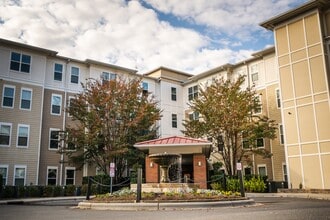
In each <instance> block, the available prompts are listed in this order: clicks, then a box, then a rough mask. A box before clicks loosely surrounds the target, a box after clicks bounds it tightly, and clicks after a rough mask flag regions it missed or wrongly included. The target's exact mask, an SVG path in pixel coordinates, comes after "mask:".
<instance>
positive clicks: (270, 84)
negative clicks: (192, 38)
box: [0, 0, 330, 189]
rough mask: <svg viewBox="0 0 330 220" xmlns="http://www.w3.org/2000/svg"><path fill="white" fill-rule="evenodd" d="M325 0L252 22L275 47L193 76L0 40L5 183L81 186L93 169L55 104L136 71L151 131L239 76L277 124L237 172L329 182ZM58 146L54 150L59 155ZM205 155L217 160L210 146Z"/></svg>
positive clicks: (177, 124)
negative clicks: (201, 94) (203, 89)
mask: <svg viewBox="0 0 330 220" xmlns="http://www.w3.org/2000/svg"><path fill="white" fill-rule="evenodd" d="M329 6H330V2H329V1H326V0H312V1H309V2H308V3H306V4H304V5H302V6H299V7H297V8H296V9H293V10H291V11H288V12H286V13H283V14H281V15H279V16H276V17H274V18H271V19H270V20H268V21H265V22H263V23H262V24H261V25H262V26H263V27H265V28H267V29H270V30H272V31H274V37H275V47H272V48H268V49H265V50H262V51H260V52H257V53H255V54H252V58H250V59H247V60H244V61H241V62H239V63H236V64H225V65H222V66H219V67H216V68H214V69H211V70H208V71H205V72H203V73H200V74H197V75H191V74H189V73H185V72H181V71H177V70H173V69H170V68H167V67H159V68H157V69H155V70H152V71H150V72H147V73H145V74H143V75H140V74H137V71H136V70H132V69H128V68H124V67H119V66H115V65H111V64H107V63H102V62H98V61H94V60H84V61H82V60H75V59H72V58H68V57H61V56H58V55H57V52H56V51H52V50H47V49H44V48H38V47H34V46H30V45H25V44H21V43H17V42H12V41H8V40H5V39H0V97H1V104H0V173H1V174H2V175H3V179H4V183H5V184H7V185H28V184H41V185H47V184H58V185H65V184H78V185H79V184H81V180H82V177H83V176H87V175H94V174H95V173H96V172H97V168H96V167H88V166H85V167H84V168H83V169H82V170H79V169H77V168H76V167H74V166H73V165H70V164H69V163H68V160H67V158H66V156H65V154H64V153H61V152H62V151H65V150H74V148H73V149H72V148H71V147H72V146H63V144H62V141H61V139H60V138H58V136H60V137H61V135H60V134H61V133H60V131H62V130H63V129H64V128H65V126H66V125H67V124H72V123H73V122H72V120H71V118H70V115H68V114H65V112H64V109H65V108H66V107H67V106H68V105H69V103H70V99H71V98H72V97H73V96H74V94H76V93H78V92H80V91H81V89H82V88H81V85H80V83H81V82H85V80H86V79H87V78H103V79H115V78H116V77H117V76H124V77H143V83H142V87H143V89H144V90H145V91H148V92H151V93H152V94H153V95H154V96H155V98H156V100H158V102H159V107H160V109H162V115H163V117H162V119H161V120H160V121H159V122H158V123H159V124H158V125H159V131H158V134H159V136H160V137H170V136H174V135H177V136H180V135H182V132H181V131H182V130H183V129H184V127H183V126H182V120H184V119H195V118H196V117H197V115H196V113H194V112H191V110H189V106H188V104H187V103H188V102H189V101H190V100H191V99H193V98H195V97H197V96H198V87H200V86H207V85H209V83H211V81H212V80H213V79H214V78H217V77H223V78H224V79H235V78H236V77H238V76H239V75H244V76H246V81H245V85H244V86H243V87H245V88H247V87H250V86H252V85H253V86H255V88H256V90H257V93H258V94H259V98H260V101H261V103H262V108H261V109H260V111H259V112H258V113H257V114H260V115H266V116H268V117H269V118H271V119H273V120H275V121H276V122H277V123H278V130H277V138H276V139H274V140H267V139H265V140H261V141H260V142H259V143H260V145H258V147H260V148H265V149H267V150H269V151H270V152H271V153H272V157H271V158H263V157H262V156H260V155H256V154H252V153H250V154H249V155H248V157H247V158H246V160H245V161H243V173H245V174H261V175H267V176H268V178H269V180H273V181H288V182H289V187H290V188H298V187H301V186H302V187H303V188H318V189H329V188H330V168H329V167H330V132H329V131H330V123H329V122H330V110H329V109H330V98H329V97H330V95H329V92H330V90H329V82H330V75H329V64H330V58H329V55H328V54H329V51H330V46H329V45H330V10H329ZM59 152H60V153H59ZM211 155H212V156H211V157H210V159H211V160H212V162H216V161H217V160H221V156H220V154H219V153H218V152H217V149H215V150H214V151H213V152H212V154H211Z"/></svg>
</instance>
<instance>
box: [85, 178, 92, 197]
mask: <svg viewBox="0 0 330 220" xmlns="http://www.w3.org/2000/svg"><path fill="white" fill-rule="evenodd" d="M90 178H91V177H90V176H89V177H88V182H87V192H86V200H89V196H90V194H91V185H92V184H91V183H92V182H91V180H90Z"/></svg>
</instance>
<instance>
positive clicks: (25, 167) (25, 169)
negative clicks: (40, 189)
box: [13, 165, 27, 186]
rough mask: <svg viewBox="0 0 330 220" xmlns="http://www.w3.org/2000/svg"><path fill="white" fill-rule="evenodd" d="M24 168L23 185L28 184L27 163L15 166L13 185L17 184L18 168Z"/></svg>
mask: <svg viewBox="0 0 330 220" xmlns="http://www.w3.org/2000/svg"><path fill="white" fill-rule="evenodd" d="M21 168H23V169H24V184H23V186H25V185H26V173H27V166H26V165H15V166H14V176H13V185H14V186H16V169H21Z"/></svg>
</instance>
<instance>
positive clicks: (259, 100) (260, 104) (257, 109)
mask: <svg viewBox="0 0 330 220" xmlns="http://www.w3.org/2000/svg"><path fill="white" fill-rule="evenodd" d="M255 99H256V101H257V102H258V103H259V104H258V106H257V107H256V108H255V109H254V114H261V113H262V102H261V95H258V96H256V97H255Z"/></svg>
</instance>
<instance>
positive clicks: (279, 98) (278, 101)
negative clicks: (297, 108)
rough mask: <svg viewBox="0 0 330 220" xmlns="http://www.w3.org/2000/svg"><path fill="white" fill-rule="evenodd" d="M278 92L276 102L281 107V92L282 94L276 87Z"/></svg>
mask: <svg viewBox="0 0 330 220" xmlns="http://www.w3.org/2000/svg"><path fill="white" fill-rule="evenodd" d="M275 93H276V104H277V108H281V94H280V90H279V89H276V90H275Z"/></svg>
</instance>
